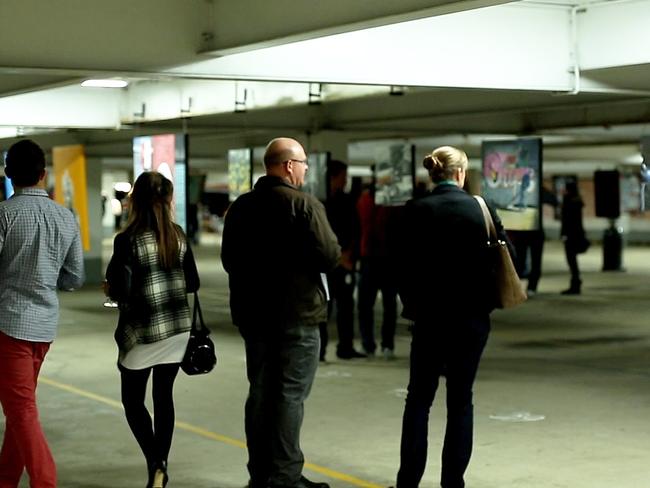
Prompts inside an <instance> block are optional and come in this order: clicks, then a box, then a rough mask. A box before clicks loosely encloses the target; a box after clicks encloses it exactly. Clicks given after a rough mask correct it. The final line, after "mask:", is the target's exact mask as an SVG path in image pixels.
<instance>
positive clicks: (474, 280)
mask: <svg viewBox="0 0 650 488" xmlns="http://www.w3.org/2000/svg"><path fill="white" fill-rule="evenodd" d="M490 213H491V214H492V219H493V220H494V224H495V227H496V229H497V234H498V235H499V238H500V239H502V240H504V241H506V242H508V238H507V236H506V234H505V232H504V230H503V226H502V224H501V220H500V219H499V218H498V216H497V215H496V213H495V212H494V211H493V210H492V209H490ZM401 235H402V241H401V246H400V252H399V267H398V269H399V270H400V282H399V285H400V287H399V288H400V297H401V299H402V302H403V304H404V311H403V315H404V317H406V318H408V319H410V320H415V321H416V322H419V321H432V320H435V318H436V317H437V316H443V315H444V316H457V315H462V316H481V315H485V314H489V313H490V312H491V311H492V310H493V309H494V297H495V289H494V279H493V261H492V258H491V252H490V251H489V250H488V247H487V231H486V227H485V221H484V219H483V213H482V211H481V207H480V205H479V203H478V202H477V201H476V199H475V198H474V197H472V196H471V195H469V194H467V193H466V192H465V191H464V190H462V189H460V188H458V187H457V186H454V185H438V186H437V187H436V188H435V189H434V190H433V191H432V192H431V193H430V194H428V195H427V196H425V197H422V198H420V199H417V200H411V201H409V202H408V203H407V204H406V208H405V211H404V219H403V227H402V231H401Z"/></svg>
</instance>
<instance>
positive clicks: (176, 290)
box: [106, 232, 199, 353]
mask: <svg viewBox="0 0 650 488" xmlns="http://www.w3.org/2000/svg"><path fill="white" fill-rule="evenodd" d="M179 252H180V256H179V258H180V259H179V261H180V263H181V264H180V265H179V266H177V267H176V268H173V269H169V270H166V269H163V268H162V266H161V263H160V258H159V254H158V244H157V242H156V237H155V235H154V233H153V232H145V233H142V234H139V235H137V236H135V237H133V238H132V237H131V236H129V235H128V234H125V233H122V234H118V235H117V236H115V241H114V249H113V257H112V258H111V262H110V263H109V265H108V268H107V270H106V279H107V281H108V285H109V290H110V288H111V287H113V290H110V294H111V296H116V295H119V290H115V286H116V284H117V283H119V280H118V279H117V277H118V276H119V272H120V267H121V266H124V265H125V264H128V265H130V266H131V268H132V285H131V296H130V297H128V298H127V299H126V300H124V301H122V302H121V303H120V318H119V321H118V324H117V330H116V331H115V340H116V341H117V344H118V347H119V348H120V351H121V353H125V352H127V351H129V350H131V349H132V348H133V346H135V345H136V344H151V343H153V342H157V341H160V340H163V339H167V338H168V337H171V336H173V335H176V334H180V333H182V332H187V331H188V330H190V327H191V325H192V323H191V322H192V321H191V317H190V309H189V306H188V302H187V294H186V293H187V292H193V291H196V290H197V289H198V287H199V280H198V273H197V271H196V264H195V262H194V257H193V255H192V251H191V249H190V248H189V246H188V245H187V243H186V242H185V240H181V242H180V247H179Z"/></svg>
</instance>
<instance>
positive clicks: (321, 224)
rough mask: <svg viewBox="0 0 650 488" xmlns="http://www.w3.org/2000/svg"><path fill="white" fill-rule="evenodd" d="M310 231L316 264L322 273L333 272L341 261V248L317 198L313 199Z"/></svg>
mask: <svg viewBox="0 0 650 488" xmlns="http://www.w3.org/2000/svg"><path fill="white" fill-rule="evenodd" d="M310 213H311V215H310V218H309V231H310V233H311V235H312V238H313V243H314V246H313V250H314V254H315V261H314V262H315V264H316V266H317V269H318V271H319V272H321V273H328V272H330V271H332V270H333V269H334V268H335V267H336V266H337V264H338V263H339V260H340V259H341V246H339V243H338V239H337V238H336V235H335V234H334V231H333V230H332V227H331V226H330V224H329V221H328V220H327V214H326V213H325V207H324V206H323V204H322V203H321V202H319V201H318V200H316V199H315V198H313V199H311V212H310Z"/></svg>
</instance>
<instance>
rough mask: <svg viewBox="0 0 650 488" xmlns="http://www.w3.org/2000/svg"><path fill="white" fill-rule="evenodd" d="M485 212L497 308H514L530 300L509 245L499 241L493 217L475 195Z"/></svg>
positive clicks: (485, 205)
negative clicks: (513, 260)
mask: <svg viewBox="0 0 650 488" xmlns="http://www.w3.org/2000/svg"><path fill="white" fill-rule="evenodd" d="M474 198H476V200H477V201H478V203H479V205H480V206H481V210H482V211H483V218H484V219H485V228H486V230H487V238H488V240H487V242H488V247H489V248H490V250H491V251H492V255H493V257H494V279H495V289H496V297H495V300H496V307H497V308H512V307H516V306H517V305H519V304H521V303H523V302H525V301H526V299H527V298H528V297H527V296H526V292H525V291H524V288H523V286H522V284H521V280H520V279H519V276H518V275H517V270H516V269H515V265H514V264H513V262H512V257H511V256H510V251H509V250H508V245H507V244H506V243H505V242H504V241H501V240H499V238H498V236H497V231H496V228H495V227H494V222H493V221H492V216H491V215H490V211H489V210H488V207H487V204H486V203H485V200H483V198H482V197H480V196H478V195H474Z"/></svg>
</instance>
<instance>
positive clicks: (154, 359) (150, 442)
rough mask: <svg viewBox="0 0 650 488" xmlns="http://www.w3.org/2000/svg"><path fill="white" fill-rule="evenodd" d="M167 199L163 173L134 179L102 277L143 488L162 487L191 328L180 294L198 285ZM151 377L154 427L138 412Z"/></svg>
mask: <svg viewBox="0 0 650 488" xmlns="http://www.w3.org/2000/svg"><path fill="white" fill-rule="evenodd" d="M172 195H173V185H172V182H171V181H169V180H168V179H167V178H165V177H164V176H163V175H162V174H160V173H156V172H145V173H142V174H141V175H140V176H138V179H137V180H136V182H135V184H134V185H133V191H132V193H131V196H130V198H129V204H130V209H129V210H130V212H129V220H128V223H127V225H126V227H125V229H124V231H123V232H121V233H119V234H118V235H117V236H115V241H114V246H113V256H112V257H111V261H110V262H109V264H108V268H107V270H106V284H107V289H106V292H107V294H108V296H109V297H110V298H111V299H113V300H115V301H116V302H118V304H119V307H120V316H119V320H118V324H117V329H116V331H115V340H116V342H117V345H118V349H119V358H118V369H119V370H120V378H121V389H122V404H123V405H124V413H125V415H126V420H127V422H128V424H129V427H130V428H131V432H133V435H134V436H135V439H136V441H137V442H138V445H139V446H140V449H141V450H142V453H143V454H144V457H145V460H146V462H147V473H148V482H147V488H162V487H164V486H165V485H166V484H167V481H168V474H167V458H168V456H169V451H170V449H171V443H172V436H173V433H174V421H175V414H174V397H173V389H174V381H175V379H176V375H177V374H178V370H179V367H180V363H181V360H182V359H183V356H184V354H185V349H186V347H187V342H188V340H189V335H190V328H191V325H192V323H191V322H192V320H191V317H190V309H189V305H188V301H187V293H192V292H195V291H196V290H198V288H199V285H200V282H199V275H198V272H197V269H196V263H195V262H194V256H193V254H192V249H191V248H190V246H189V244H188V241H187V238H186V237H185V234H184V233H183V231H182V229H181V228H180V227H179V226H178V225H176V224H175V223H174V222H173V220H172V210H171V202H172ZM127 266H128V270H130V272H129V271H127ZM150 376H152V377H153V380H152V381H153V387H152V395H153V410H154V419H153V421H152V419H151V415H150V413H149V411H148V410H147V407H146V405H145V394H146V390H147V382H148V381H149V377H150Z"/></svg>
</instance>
